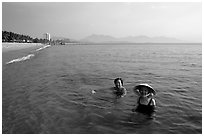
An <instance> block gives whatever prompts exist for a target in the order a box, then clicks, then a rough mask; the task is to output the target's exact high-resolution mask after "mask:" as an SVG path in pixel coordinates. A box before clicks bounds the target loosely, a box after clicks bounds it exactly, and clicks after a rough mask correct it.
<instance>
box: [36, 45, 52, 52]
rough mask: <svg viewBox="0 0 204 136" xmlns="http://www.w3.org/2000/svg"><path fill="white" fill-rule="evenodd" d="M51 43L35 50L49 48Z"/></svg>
mask: <svg viewBox="0 0 204 136" xmlns="http://www.w3.org/2000/svg"><path fill="white" fill-rule="evenodd" d="M50 46H51V45H46V46H43V47H41V48H39V49H37V50H35V51H40V50H43V49H45V48H47V47H50Z"/></svg>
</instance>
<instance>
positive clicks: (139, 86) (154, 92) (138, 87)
mask: <svg viewBox="0 0 204 136" xmlns="http://www.w3.org/2000/svg"><path fill="white" fill-rule="evenodd" d="M142 86H145V87H147V88H149V89H148V90H149V93H153V94H154V95H156V91H155V90H154V89H153V88H152V87H151V86H150V85H148V84H139V85H137V86H135V88H134V90H133V91H134V92H135V91H136V90H137V89H138V90H139V92H140V88H141V87H142Z"/></svg>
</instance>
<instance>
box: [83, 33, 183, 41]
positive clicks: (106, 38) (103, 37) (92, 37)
mask: <svg viewBox="0 0 204 136" xmlns="http://www.w3.org/2000/svg"><path fill="white" fill-rule="evenodd" d="M80 42H93V43H184V42H185V41H183V40H180V39H176V38H171V37H164V36H160V37H148V36H144V35H141V36H128V37H121V38H115V37H112V36H109V35H96V34H93V35H90V36H87V37H85V38H84V39H81V40H80Z"/></svg>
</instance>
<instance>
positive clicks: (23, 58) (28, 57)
mask: <svg viewBox="0 0 204 136" xmlns="http://www.w3.org/2000/svg"><path fill="white" fill-rule="evenodd" d="M34 56H35V55H34V54H29V55H27V56H24V57H21V58H17V59H13V60H11V61H9V62H6V64H11V63H14V62H20V61H25V60H28V59H30V58H31V57H34Z"/></svg>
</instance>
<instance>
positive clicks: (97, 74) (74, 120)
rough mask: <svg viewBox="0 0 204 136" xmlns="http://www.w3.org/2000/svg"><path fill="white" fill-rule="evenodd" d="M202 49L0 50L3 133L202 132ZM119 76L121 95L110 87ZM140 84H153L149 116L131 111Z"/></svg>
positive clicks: (90, 47) (81, 47) (86, 47)
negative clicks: (152, 110)
mask: <svg viewBox="0 0 204 136" xmlns="http://www.w3.org/2000/svg"><path fill="white" fill-rule="evenodd" d="M201 48H202V46H201V45H74V46H72V45H70V46H51V47H48V48H45V49H42V50H36V49H26V50H18V51H12V52H3V54H2V76H3V77H2V125H3V133H59V134H61V133H68V134H70V133H75V134H79V133H85V134H86V133H101V134H103V133H109V134H114V133H122V134H123V133H128V134H132V133H133V134H138V133H173V134H178V133H183V134H186V133H195V134H197V133H202V62H201V61H202V50H201ZM30 54H33V56H32V57H27V58H26V59H22V57H26V56H28V55H30ZM19 58H20V59H19ZM12 60H17V61H13V62H12ZM8 62H10V63H8ZM116 77H122V78H123V79H124V86H125V87H126V89H127V90H128V93H127V95H126V96H125V97H124V98H119V99H118V98H116V97H115V96H114V95H113V94H112V92H111V90H110V89H109V88H110V87H113V80H114V78H116ZM140 83H148V84H150V85H151V86H152V87H153V88H154V89H155V90H156V91H157V95H156V96H155V97H154V98H155V100H156V103H157V107H156V110H155V113H154V114H153V115H151V116H148V115H144V114H142V113H138V112H133V111H132V109H134V108H135V107H136V106H137V105H136V102H137V99H138V97H137V96H136V95H135V94H134V93H133V91H132V89H133V87H134V86H135V85H137V84H140ZM93 89H94V90H96V93H93V92H92V90H93Z"/></svg>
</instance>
